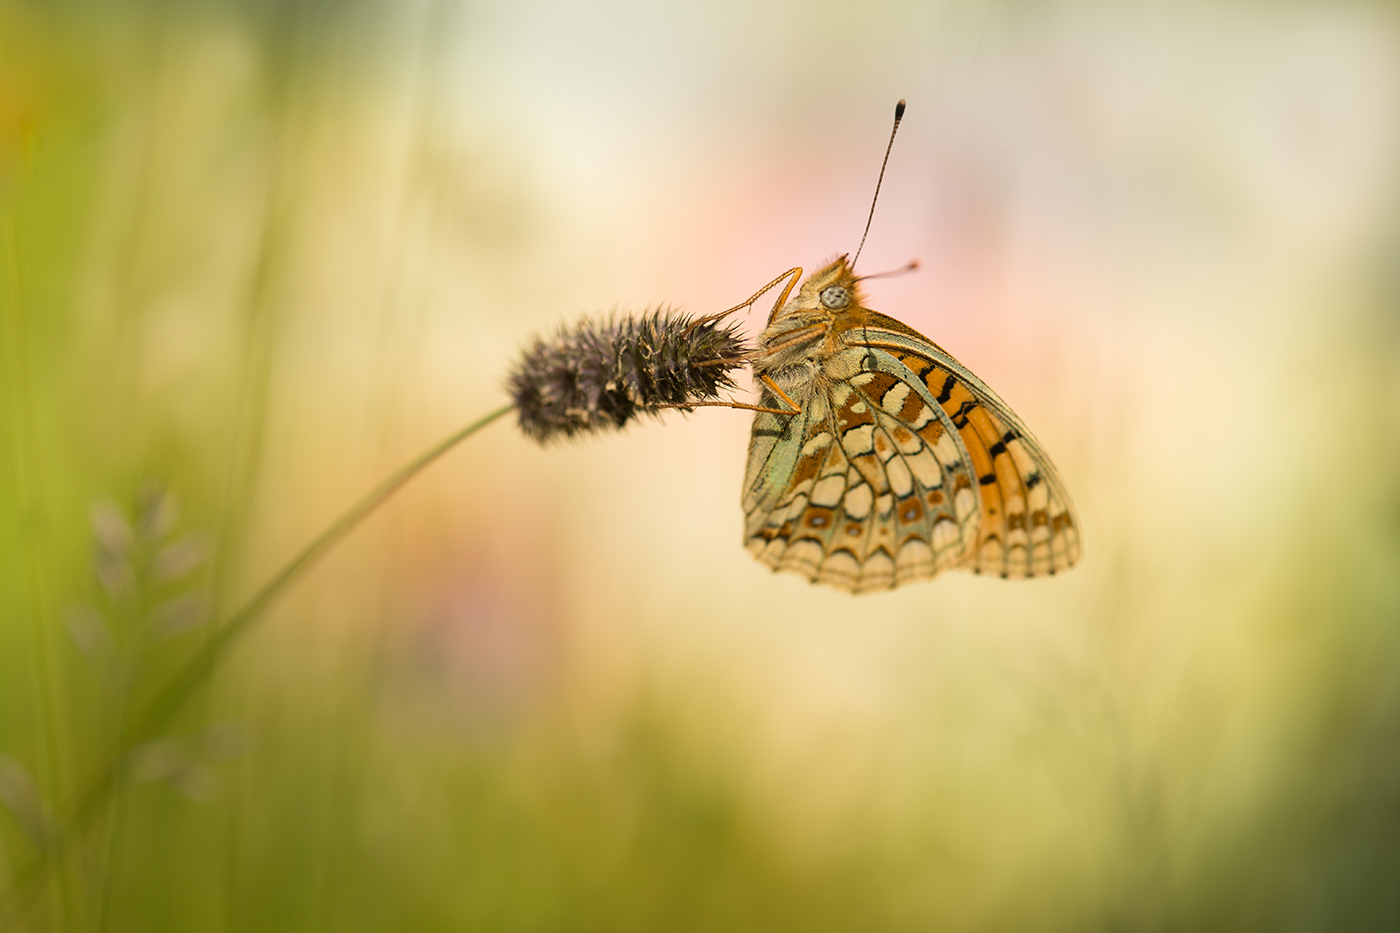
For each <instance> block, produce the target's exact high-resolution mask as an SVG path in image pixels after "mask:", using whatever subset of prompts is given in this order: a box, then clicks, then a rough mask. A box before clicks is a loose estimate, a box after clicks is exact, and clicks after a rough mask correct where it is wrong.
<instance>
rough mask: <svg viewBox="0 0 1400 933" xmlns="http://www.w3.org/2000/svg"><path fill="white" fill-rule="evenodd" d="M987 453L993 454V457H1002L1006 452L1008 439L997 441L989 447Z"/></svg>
mask: <svg viewBox="0 0 1400 933" xmlns="http://www.w3.org/2000/svg"><path fill="white" fill-rule="evenodd" d="M987 453H989V454H991V455H992V457H993V459H995V458H997V457H1000V456H1001V455H1002V454H1004V453H1006V441H997V442H996V443H995V444H993V445H992V446H990V447H988V448H987Z"/></svg>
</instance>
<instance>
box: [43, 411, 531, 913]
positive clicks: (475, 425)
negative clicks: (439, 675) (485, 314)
mask: <svg viewBox="0 0 1400 933" xmlns="http://www.w3.org/2000/svg"><path fill="white" fill-rule="evenodd" d="M514 407H515V406H513V405H503V406H501V407H500V408H498V409H496V410H495V411H493V412H491V413H490V414H488V415H486V416H484V417H482V418H478V419H477V420H476V421H473V422H472V423H471V424H468V425H467V426H466V427H464V428H462V429H461V430H459V431H457V432H456V433H454V434H452V435H450V436H449V437H447V438H445V439H443V440H442V441H439V442H438V443H437V444H435V445H433V446H432V447H430V448H428V449H427V450H426V451H424V452H423V453H421V454H419V455H418V456H417V457H415V458H414V459H413V460H411V461H409V462H408V463H406V464H405V465H404V466H402V467H400V468H399V469H398V471H397V472H395V473H393V474H392V475H390V476H389V477H388V478H387V479H385V480H384V481H383V482H381V483H380V484H379V485H378V486H376V487H374V488H373V489H371V490H370V491H369V492H368V493H367V494H366V495H365V496H364V497H363V498H361V499H360V500H359V501H358V502H356V503H355V504H354V505H352V506H351V507H350V508H349V509H347V510H346V511H345V512H344V513H343V514H342V515H341V516H340V517H339V518H337V519H336V520H335V521H334V522H332V523H331V524H330V526H329V527H327V528H326V530H325V531H323V532H321V533H320V534H319V535H317V536H316V538H315V539H314V540H312V541H311V543H310V544H308V545H306V547H304V548H302V550H301V552H300V553H298V554H297V555H296V556H295V557H293V558H292V559H291V560H290V561H288V562H287V564H286V566H284V567H283V568H282V569H281V570H280V571H278V572H277V574H276V575H275V576H273V577H272V579H270V580H268V582H267V583H265V584H263V586H262V588H261V589H259V590H258V591H257V592H256V593H254V594H253V596H252V598H251V599H249V600H248V601H247V602H246V603H244V604H243V606H242V607H241V608H239V609H238V611H237V612H235V613H233V614H232V615H231V616H229V617H228V618H227V619H225V620H224V622H223V623H222V624H220V625H219V626H218V627H217V629H216V631H215V632H214V634H213V635H212V636H211V637H210V638H209V640H208V641H206V642H205V643H204V645H203V646H201V647H200V649H199V650H198V651H196V652H195V654H194V655H193V656H192V657H191V658H190V659H189V660H188V661H186V662H185V664H184V666H183V667H181V668H180V670H179V671H177V672H176V673H175V675H174V676H173V677H171V678H170V681H169V682H168V683H167V684H166V685H165V688H164V689H163V690H161V691H160V693H158V694H157V695H156V697H155V699H154V700H152V701H151V702H150V703H149V704H148V705H147V706H146V708H145V709H144V710H143V711H142V712H141V714H140V715H139V716H137V717H135V718H134V720H133V722H132V725H131V727H130V729H129V731H128V733H127V734H128V738H127V740H126V742H125V743H124V745H123V747H122V748H121V749H119V750H118V753H117V755H116V756H114V758H113V759H112V760H110V761H108V762H107V764H106V765H105V766H104V767H103V769H102V771H101V773H100V774H99V775H98V777H97V778H96V780H94V781H93V784H92V786H91V787H90V788H89V789H88V792H87V794H86V796H85V797H84V798H83V800H82V802H81V803H80V804H79V805H78V808H77V810H76V811H75V812H74V814H73V817H72V819H71V820H70V821H68V822H67V824H66V825H63V826H62V827H61V830H60V832H59V833H58V834H57V838H56V839H55V840H54V842H53V844H52V845H51V846H50V847H49V848H48V849H47V850H46V851H45V852H43V853H41V854H40V856H39V857H38V858H37V859H36V860H35V863H34V864H32V865H31V866H30V869H29V870H28V871H27V872H25V873H24V875H23V876H22V877H21V878H20V881H19V887H20V889H21V892H20V895H19V897H20V899H21V900H27V895H28V893H29V892H30V891H31V890H32V888H31V886H32V884H33V883H34V882H35V881H37V880H38V879H39V877H41V875H42V869H43V868H44V866H45V865H46V864H49V863H52V862H54V861H57V860H58V859H59V858H60V857H61V856H62V854H63V852H64V851H65V849H66V848H67V846H68V844H70V843H71V842H72V840H73V838H74V837H75V836H77V835H80V834H81V833H82V832H83V830H84V829H86V827H87V826H88V824H89V823H91V821H92V819H93V817H94V816H96V814H97V812H98V811H99V809H100V808H101V805H102V802H103V801H104V800H105V799H106V797H107V795H108V794H110V793H111V792H112V790H113V789H114V788H115V786H116V780H117V776H118V773H119V771H120V768H121V764H122V762H123V761H124V760H125V757H126V753H127V752H128V751H129V750H130V749H131V748H132V747H134V746H136V745H138V744H140V743H141V742H143V741H145V740H147V739H149V738H150V737H152V736H153V735H155V734H156V733H157V732H158V731H159V730H160V729H161V728H162V727H164V726H165V725H166V724H168V723H169V722H170V721H171V720H172V719H173V718H174V717H175V715H176V714H177V713H178V712H179V711H180V709H181V708H182V707H183V706H184V705H185V703H186V702H187V701H188V700H189V699H190V697H192V696H193V695H194V693H195V691H196V690H198V689H199V687H200V686H202V685H203V684H204V683H205V682H207V681H208V679H209V677H210V675H211V674H213V672H214V670H215V668H216V667H217V666H218V662H219V660H220V658H221V657H222V656H223V654H224V652H225V651H226V650H227V649H228V647H229V646H230V645H231V644H232V643H233V641H234V639H236V638H238V637H239V636H240V635H242V634H243V633H244V632H246V631H247V630H248V628H249V627H250V626H251V625H252V624H253V623H254V622H256V621H257V620H258V618H260V617H261V616H262V614H263V612H265V611H266V610H267V608H268V607H269V606H270V605H271V604H272V602H273V601H274V600H275V599H276V598H277V597H278V596H280V595H281V594H282V592H283V591H284V590H286V589H287V588H288V587H289V586H290V585H291V584H292V583H294V582H295V581H296V580H297V579H299V578H300V577H301V575H302V574H303V573H305V572H306V571H307V570H308V569H309V568H310V567H311V566H312V565H313V564H314V563H315V562H316V561H317V560H319V559H320V558H321V557H323V556H325V554H326V553H327V552H329V551H330V550H331V549H332V548H334V547H335V546H336V545H337V544H339V543H340V542H341V541H342V540H344V539H345V537H346V536H347V535H349V534H350V532H351V531H353V530H354V529H355V528H356V526H358V525H359V524H360V523H361V522H362V521H364V520H365V519H366V518H368V517H369V516H370V514H371V513H373V512H374V511H375V510H376V509H378V508H379V507H380V506H381V505H383V504H384V502H385V501H387V500H388V499H389V497H390V496H392V495H393V494H394V493H396V492H398V491H399V489H400V488H402V487H403V486H404V484H406V483H407V482H408V481H409V480H411V479H413V478H414V477H415V476H417V475H418V474H419V473H421V472H422V471H423V470H424V469H425V468H427V467H428V466H429V465H430V464H432V463H433V462H434V461H435V460H437V459H438V458H439V457H441V456H442V455H443V454H445V453H447V452H448V451H449V450H451V449H452V448H453V447H456V446H457V445H458V444H460V443H461V442H462V441H464V440H466V439H467V438H468V437H470V436H472V435H473V434H475V433H476V432H477V431H479V430H481V429H482V428H484V427H486V426H487V425H488V424H490V423H491V422H493V421H496V420H497V419H499V418H501V417H502V416H504V415H505V414H507V413H509V412H510V411H512V410H514ZM21 906H22V905H21Z"/></svg>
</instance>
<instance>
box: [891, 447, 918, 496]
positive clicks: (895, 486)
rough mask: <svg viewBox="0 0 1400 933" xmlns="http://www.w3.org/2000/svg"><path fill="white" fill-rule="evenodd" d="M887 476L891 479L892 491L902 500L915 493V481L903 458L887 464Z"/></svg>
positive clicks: (897, 458)
mask: <svg viewBox="0 0 1400 933" xmlns="http://www.w3.org/2000/svg"><path fill="white" fill-rule="evenodd" d="M885 475H887V476H888V477H889V480H890V489H892V490H894V494H895V495H896V496H899V497H900V498H901V499H903V498H904V497H905V496H907V495H909V493H910V492H912V491H913V489H914V480H913V478H912V477H911V476H910V475H909V468H908V467H907V466H905V465H904V458H903V457H895V458H894V459H893V460H891V461H890V462H889V463H887V464H885Z"/></svg>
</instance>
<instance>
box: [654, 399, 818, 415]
mask: <svg viewBox="0 0 1400 933" xmlns="http://www.w3.org/2000/svg"><path fill="white" fill-rule="evenodd" d="M648 407H649V408H681V409H690V408H739V409H742V410H743V411H766V412H767V413H768V414H770V415H795V414H797V413H798V412H799V411H801V410H802V409H800V408H799V409H797V411H792V410H789V409H786V408H765V407H764V406H762V405H747V404H745V403H743V402H728V401H723V402H681V403H678V404H675V405H672V404H669V403H668V404H664V405H661V404H658V405H650V406H648Z"/></svg>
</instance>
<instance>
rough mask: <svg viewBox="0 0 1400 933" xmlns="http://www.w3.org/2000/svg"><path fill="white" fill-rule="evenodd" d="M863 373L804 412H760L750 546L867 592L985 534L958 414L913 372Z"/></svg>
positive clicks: (748, 488) (851, 360)
mask: <svg viewBox="0 0 1400 933" xmlns="http://www.w3.org/2000/svg"><path fill="white" fill-rule="evenodd" d="M841 356H843V357H845V359H844V360H841V359H839V358H838V362H842V363H845V364H846V365H848V366H850V367H851V368H852V369H853V370H854V371H853V372H852V373H851V375H850V377H849V378H847V379H842V380H839V381H835V382H832V383H830V384H829V385H828V386H827V387H826V388H825V389H824V390H819V391H816V392H814V393H813V394H812V395H811V397H810V398H809V399H808V400H807V403H806V406H805V408H804V410H803V411H802V413H800V414H795V415H791V416H788V415H775V414H771V413H766V412H763V413H759V414H758V415H757V416H756V417H755V420H754V429H753V437H752V441H751V444H750V449H749V465H748V476H747V479H746V481H745V496H744V509H745V513H746V527H745V535H746V541H747V547H748V549H749V551H750V552H751V553H753V554H754V556H756V557H757V558H758V559H759V560H761V561H762V562H763V563H765V564H767V565H768V566H770V567H772V568H773V569H774V570H790V571H794V572H796V573H799V574H802V575H803V576H805V577H806V578H807V579H809V580H813V581H816V582H818V583H827V584H830V585H832V586H836V587H839V588H841V589H845V590H853V591H855V592H866V591H869V590H880V589H890V588H891V587H894V586H898V585H900V584H903V583H909V582H912V581H914V580H923V579H927V578H929V577H932V576H934V575H935V574H937V573H939V572H940V571H943V570H946V569H948V568H949V567H954V566H957V565H958V564H959V562H960V561H961V560H962V559H963V556H964V555H965V554H966V553H967V551H968V549H969V548H970V547H971V546H972V545H973V543H974V542H975V541H976V536H977V533H978V528H979V527H980V515H981V511H980V504H979V496H978V491H977V486H976V477H975V476H974V475H973V474H972V472H971V468H970V462H969V459H968V457H967V453H966V451H965V450H963V449H962V447H961V444H960V442H959V441H958V436H957V433H956V431H955V430H954V429H953V428H952V426H951V423H950V420H949V419H948V417H947V415H946V414H944V413H943V412H942V410H941V409H939V408H938V407H936V406H934V405H931V404H930V403H929V402H928V401H927V400H925V399H924V398H922V397H921V394H920V393H919V392H917V391H914V390H912V389H911V385H912V383H911V382H910V381H909V380H911V379H913V378H914V377H913V374H912V373H909V372H907V371H906V372H903V373H899V372H895V373H890V372H886V371H881V370H861V369H858V368H856V367H859V366H860V364H861V363H862V362H868V361H869V360H870V356H869V354H867V353H865V352H863V351H860V350H856V349H848V350H846V351H844V353H843V354H841Z"/></svg>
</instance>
